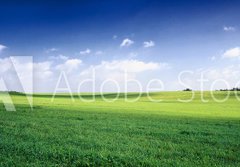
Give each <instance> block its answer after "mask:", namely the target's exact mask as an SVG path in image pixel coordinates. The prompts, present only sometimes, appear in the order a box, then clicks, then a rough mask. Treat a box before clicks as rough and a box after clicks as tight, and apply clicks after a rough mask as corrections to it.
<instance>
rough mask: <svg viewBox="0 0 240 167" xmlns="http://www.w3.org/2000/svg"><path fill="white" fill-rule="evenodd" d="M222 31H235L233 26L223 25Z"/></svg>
mask: <svg viewBox="0 0 240 167" xmlns="http://www.w3.org/2000/svg"><path fill="white" fill-rule="evenodd" d="M223 31H226V32H229V31H236V28H235V27H232V26H224V27H223Z"/></svg>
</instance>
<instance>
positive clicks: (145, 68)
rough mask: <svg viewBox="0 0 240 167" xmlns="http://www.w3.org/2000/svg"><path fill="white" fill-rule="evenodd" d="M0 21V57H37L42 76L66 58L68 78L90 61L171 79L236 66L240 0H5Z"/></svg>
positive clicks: (0, 7)
mask: <svg viewBox="0 0 240 167" xmlns="http://www.w3.org/2000/svg"><path fill="white" fill-rule="evenodd" d="M0 20H1V24H0V46H2V49H1V47H0V58H1V59H2V60H3V59H4V58H7V57H9V56H33V57H34V63H36V66H39V64H40V66H41V68H45V69H47V70H45V71H39V73H38V75H44V73H45V72H46V71H47V73H48V74H49V73H52V75H54V76H59V73H60V71H62V69H64V70H65V71H67V72H69V70H67V69H66V68H67V67H66V68H65V67H64V68H60V66H61V65H62V66H67V65H66V64H68V65H69V66H71V67H69V68H72V67H75V66H77V67H76V68H74V69H72V71H71V74H70V72H69V74H68V76H69V78H71V77H73V76H78V77H79V75H80V74H81V73H83V71H87V70H88V69H89V68H90V67H98V68H100V69H102V73H103V71H104V74H106V77H105V78H108V77H109V75H110V74H111V77H112V76H113V75H120V74H119V73H116V74H115V73H114V72H111V70H106V69H103V68H104V66H105V65H106V64H107V65H106V66H121V67H122V66H124V67H125V66H132V67H135V65H136V66H137V67H136V68H138V67H139V66H141V68H142V70H135V71H133V72H134V73H135V74H134V76H133V78H134V79H139V80H140V81H141V83H144V82H145V81H146V80H148V79H151V78H160V79H162V80H163V81H165V82H166V83H168V82H169V83H170V82H171V83H174V82H175V80H176V79H177V75H178V74H179V72H181V71H182V70H192V71H194V73H195V72H196V71H199V69H204V70H213V71H215V72H216V73H219V74H221V73H222V72H223V70H224V69H226V70H229V68H234V70H235V71H236V70H238V66H239V57H240V55H238V52H239V46H240V33H239V31H240V30H239V29H240V22H239V20H240V1H237V0H232V1H222V0H210V1H209V0H208V1H206V0H194V1H190V0H182V1H179V0H176V1H174V0H169V1H167V0H159V1H151V0H129V1H127V0H123V1H120V0H118V1H117V0H111V1H110V0H103V1H97V0H96V1H94V0H89V1H86V0H82V1H74V0H72V1H71V0H70V1H65V2H61V1H60V2H59V1H51V2H48V1H22V2H17V1H15V2H14V1H6V2H1V5H0ZM124 41H125V42H124ZM3 46H4V47H3ZM234 49H235V50H234ZM227 51H229V52H227ZM67 61H69V62H67ZM74 61H75V62H74ZM104 62H105V64H104ZM44 63H45V64H44ZM48 63H49V64H48ZM71 63H76V64H73V65H72V64H71ZM151 63H152V64H151ZM154 63H155V64H154ZM44 65H45V66H47V67H42V66H44ZM151 65H153V67H151ZM154 65H157V66H158V68H155V66H154ZM78 66H79V67H78ZM232 66H234V67H232ZM57 67H59V68H57ZM105 68H106V67H105ZM126 68H128V67H126ZM139 68H140V67H139ZM57 69H58V71H57ZM60 69H61V70H60ZM48 70H49V71H48ZM64 70H63V71H64ZM36 71H37V70H36ZM99 71H100V70H99ZM118 72H119V71H118ZM102 73H101V74H102ZM108 73H109V74H108ZM232 73H234V71H233V72H232ZM101 74H99V76H101ZM234 74H235V73H234ZM216 75H217V74H216ZM229 75H230V74H228V76H229ZM54 76H50V78H51V79H52V78H54ZM103 76H104V75H103ZM36 78H37V76H36ZM56 78H57V77H56ZM79 78H81V77H79ZM83 78H84V77H83ZM227 78H228V77H227ZM211 79H212V78H211ZM224 79H226V77H225V78H224ZM234 79H235V80H234ZM234 79H232V78H230V79H229V78H228V80H230V81H231V82H233V81H234V82H236V81H237V78H236V77H235V78H234ZM45 80H48V79H45ZM69 80H70V79H69ZM189 80H190V79H189ZM191 80H194V79H193V78H192V79H191ZM74 82H76V81H75V80H74V81H73V80H72V81H70V84H71V86H72V87H76V85H74V84H73V83H74ZM99 82H100V81H99ZM44 83H45V82H44ZM166 85H169V84H166ZM189 86H190V85H189ZM195 86H196V85H194V84H192V87H193V88H194V87H195ZM52 87H54V86H52ZM196 88H197V86H196ZM166 89H169V90H178V89H181V87H179V86H176V85H172V86H169V88H166ZM206 89H208V88H206ZM39 91H52V89H51V90H48V89H45V88H44V87H43V88H41V89H39ZM86 91H88V90H87V89H86Z"/></svg>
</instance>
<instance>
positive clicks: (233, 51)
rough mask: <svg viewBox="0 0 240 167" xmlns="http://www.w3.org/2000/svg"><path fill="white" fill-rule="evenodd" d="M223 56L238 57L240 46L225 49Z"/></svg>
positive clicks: (239, 55)
mask: <svg viewBox="0 0 240 167" xmlns="http://www.w3.org/2000/svg"><path fill="white" fill-rule="evenodd" d="M222 57H223V58H236V57H240V47H235V48H231V49H228V50H226V51H225V52H224V53H223V55H222Z"/></svg>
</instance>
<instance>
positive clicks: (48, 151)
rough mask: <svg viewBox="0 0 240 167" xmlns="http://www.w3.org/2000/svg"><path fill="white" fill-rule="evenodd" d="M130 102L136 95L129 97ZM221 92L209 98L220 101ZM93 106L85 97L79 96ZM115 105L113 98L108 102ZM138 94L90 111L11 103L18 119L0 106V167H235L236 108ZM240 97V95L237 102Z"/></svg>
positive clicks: (65, 99) (75, 105)
mask: <svg viewBox="0 0 240 167" xmlns="http://www.w3.org/2000/svg"><path fill="white" fill-rule="evenodd" d="M128 95H129V98H135V96H136V95H135V94H134V93H130V94H128ZM225 95H226V92H215V96H216V97H217V98H219V99H223V98H224V97H225ZM83 97H84V98H91V96H90V95H88V94H85V95H83ZM105 97H106V98H108V99H111V98H114V97H115V95H114V94H106V95H105ZM152 97H153V98H155V99H160V98H161V99H162V101H161V102H151V101H149V99H148V98H147V97H146V94H143V95H142V97H141V98H140V99H139V101H137V102H135V103H128V102H125V101H124V95H123V94H121V95H120V98H119V99H118V100H117V101H115V102H112V103H108V102H104V101H103V100H102V98H101V97H100V96H99V95H96V101H95V102H92V103H87V102H82V101H81V100H80V99H79V97H78V96H77V95H75V96H74V99H75V101H74V102H73V101H72V100H71V98H70V97H69V96H68V95H64V94H62V95H60V94H59V95H57V96H56V98H55V100H54V101H53V102H51V95H47V94H35V95H34V98H33V100H34V106H33V110H31V109H30V107H29V105H28V103H27V100H26V97H25V96H24V95H12V98H13V101H14V104H15V106H16V108H17V111H16V112H7V111H5V109H4V105H3V104H2V103H1V104H0V166H24V167H25V166H184V167H185V166H240V101H238V100H237V99H236V97H235V95H234V93H233V92H232V93H231V96H230V98H229V99H228V100H227V101H226V102H224V103H217V102H215V101H214V100H213V99H212V98H211V96H210V92H204V98H205V99H208V100H209V102H207V103H203V102H201V100H200V93H199V92H197V93H196V97H195V99H194V100H193V101H192V102H189V103H182V102H179V101H177V99H178V98H185V99H188V98H190V97H191V92H162V93H152ZM239 97H240V95H239Z"/></svg>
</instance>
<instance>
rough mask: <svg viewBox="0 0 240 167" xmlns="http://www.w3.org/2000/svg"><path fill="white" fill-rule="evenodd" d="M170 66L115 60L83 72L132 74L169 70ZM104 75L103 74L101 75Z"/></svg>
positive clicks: (104, 62) (131, 60) (103, 62)
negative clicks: (93, 70)
mask: <svg viewBox="0 0 240 167" xmlns="http://www.w3.org/2000/svg"><path fill="white" fill-rule="evenodd" d="M167 68H169V65H168V64H167V63H154V62H143V61H139V60H133V59H130V60H128V59H127V60H113V61H102V62H101V64H99V65H95V66H91V68H89V69H87V70H85V71H83V73H82V74H85V73H86V72H89V71H91V70H92V69H95V70H96V71H98V72H99V71H105V72H108V73H112V72H114V71H118V72H130V73H140V72H144V71H149V70H159V69H167ZM101 74H103V73H101Z"/></svg>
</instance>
